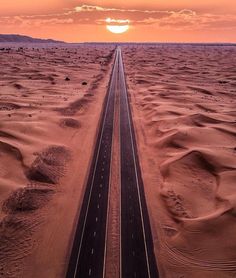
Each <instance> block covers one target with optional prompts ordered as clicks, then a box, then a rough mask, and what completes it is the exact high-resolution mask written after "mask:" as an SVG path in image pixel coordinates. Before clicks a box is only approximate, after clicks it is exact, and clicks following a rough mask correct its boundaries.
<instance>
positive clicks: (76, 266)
mask: <svg viewBox="0 0 236 278" xmlns="http://www.w3.org/2000/svg"><path fill="white" fill-rule="evenodd" d="M117 59H118V55H117V53H116V58H115V64H114V67H113V69H112V73H111V81H110V84H112V83H113V81H114V68H115V66H116V64H117ZM111 93H112V86H110V88H109V91H108V99H107V103H106V110H105V115H104V118H103V124H102V132H101V136H100V139H99V145H98V152H97V157H96V162H95V167H94V172H93V178H92V186H91V188H90V192H89V200H88V203H87V208H86V214H85V218H84V223H83V229H82V235H81V240H80V245H79V251H78V256H77V260H76V265H75V271H74V278H75V277H76V273H77V269H78V263H79V257H80V252H81V246H82V242H83V238H84V230H85V225H86V222H87V216H88V209H89V205H90V201H91V194H92V190H93V185H94V178H95V172H96V171H95V170H96V168H97V163H98V156H99V153H100V148H101V142H102V137H103V136H102V135H103V131H104V126H105V120H106V117H107V111H108V106H109V103H110V99H111ZM106 138H107V139H108V138H109V137H108V135H106ZM104 157H106V156H104ZM78 221H79V220H78Z"/></svg>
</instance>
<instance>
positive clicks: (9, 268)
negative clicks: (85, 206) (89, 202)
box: [0, 45, 114, 278]
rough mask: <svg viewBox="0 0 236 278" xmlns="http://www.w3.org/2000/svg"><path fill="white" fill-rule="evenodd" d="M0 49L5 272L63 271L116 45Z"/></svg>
mask: <svg viewBox="0 0 236 278" xmlns="http://www.w3.org/2000/svg"><path fill="white" fill-rule="evenodd" d="M0 48H1V50H0V158H1V159H0V205H1V210H0V276H1V277H6V278H7V277H40V278H42V277H63V275H64V273H63V271H65V269H66V267H65V265H66V258H67V257H68V258H69V256H68V254H67V252H68V246H69V244H70V242H69V240H70V235H71V231H72V230H73V227H74V223H73V221H74V219H75V215H76V213H77V211H78V201H79V200H80V199H81V191H82V188H83V183H84V180H85V178H86V174H87V169H88V167H89V160H90V157H91V155H92V151H93V145H94V140H95V137H96V132H97V126H98V122H99V116H100V112H101V109H102V103H103V99H104V96H105V93H106V86H107V84H108V79H109V73H110V66H111V63H112V59H113V56H112V55H113V50H114V47H111V46H108V47H104V46H89V47H88V46H75V47H69V48H65V47H63V46H58V47H56V46H54V47H49V46H45V47H44V46H42V45H41V46H37V45H36V46H35V47H32V46H30V45H28V47H27V46H25V47H23V48H21V47H18V46H14V47H13V46H11V47H10V48H9V47H6V46H5V45H3V46H1V47H0Z"/></svg>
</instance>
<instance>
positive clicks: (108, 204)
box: [103, 60, 119, 278]
mask: <svg viewBox="0 0 236 278" xmlns="http://www.w3.org/2000/svg"><path fill="white" fill-rule="evenodd" d="M117 61H118V60H117ZM117 61H116V62H117ZM116 67H117V69H119V65H118V62H117V63H116ZM115 82H116V83H115V84H116V85H117V74H116V79H115ZM116 89H117V88H116ZM115 103H116V95H115V96H114V109H113V123H112V125H113V133H112V143H111V161H110V174H109V185H108V186H109V188H108V203H107V218H106V219H107V222H106V236H105V248H104V250H105V252H104V259H103V278H105V275H106V254H107V235H108V223H109V222H108V220H109V209H110V201H109V200H110V194H111V180H110V177H111V171H112V167H111V165H112V159H113V157H112V150H113V144H114V136H113V135H114V126H115Z"/></svg>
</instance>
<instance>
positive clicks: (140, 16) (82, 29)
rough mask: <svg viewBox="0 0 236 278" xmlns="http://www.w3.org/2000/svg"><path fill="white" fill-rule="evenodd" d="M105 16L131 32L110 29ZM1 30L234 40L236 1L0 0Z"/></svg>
mask: <svg viewBox="0 0 236 278" xmlns="http://www.w3.org/2000/svg"><path fill="white" fill-rule="evenodd" d="M107 18H110V19H112V21H111V22H113V23H112V25H124V24H126V25H127V24H128V25H129V29H128V31H126V32H125V33H122V34H113V33H111V32H110V31H109V30H108V29H107V28H106V25H107V21H106V19H107ZM127 22H128V23H127ZM0 33H1V34H24V35H29V36H32V37H37V38H52V39H57V40H63V41H67V42H90V41H107V42H112V41H117V42H133V41H134V42H236V1H235V0H214V1H213V0H192V1H191V0H169V1H168V0H119V1H111V0H103V1H99V0H90V1H79V0H40V1H32V0H7V1H5V0H0Z"/></svg>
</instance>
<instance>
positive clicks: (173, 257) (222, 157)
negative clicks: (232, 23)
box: [124, 45, 236, 277]
mask: <svg viewBox="0 0 236 278" xmlns="http://www.w3.org/2000/svg"><path fill="white" fill-rule="evenodd" d="M235 52H236V48H235V46H219V45H218V46H217V45H215V46H214V45H212V46H206V45H159V46H155V45H150V46H145V45H143V46H142V45H140V46H133V47H131V46H129V47H128V46H127V47H125V48H124V63H125V66H126V74H127V83H128V90H129V92H130V99H131V104H132V110H133V118H134V124H135V128H136V135H137V138H138V140H137V141H138V143H137V144H138V148H139V155H140V160H141V168H142V173H143V179H144V186H145V193H146V198H147V205H148V209H149V215H150V221H151V225H152V232H153V237H154V239H153V240H154V245H155V253H156V257H157V261H158V266H159V270H160V273H161V277H234V276H235V271H236V269H235V266H236V256H235V244H236V242H235V236H234V234H235V229H236V226H235V181H236V149H235V147H236V140H235V139H236V138H235V136H236V111H235V107H236V103H235V102H236V97H235V93H236V87H235V86H236V71H235V67H234V66H233V65H234V64H235V62H236V61H235V54H236V53H235Z"/></svg>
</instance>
